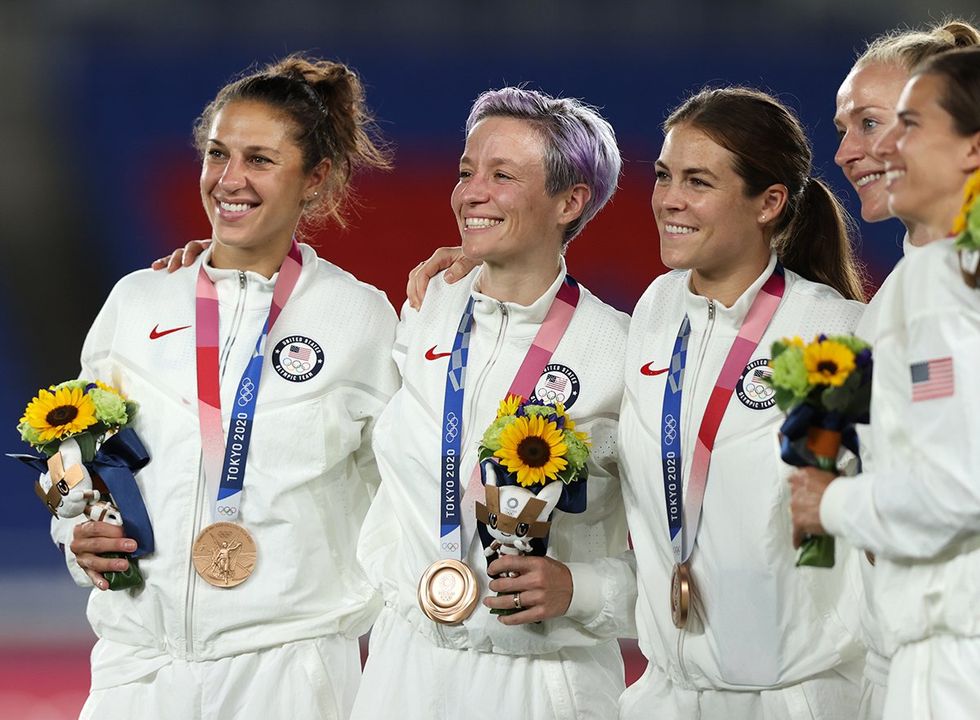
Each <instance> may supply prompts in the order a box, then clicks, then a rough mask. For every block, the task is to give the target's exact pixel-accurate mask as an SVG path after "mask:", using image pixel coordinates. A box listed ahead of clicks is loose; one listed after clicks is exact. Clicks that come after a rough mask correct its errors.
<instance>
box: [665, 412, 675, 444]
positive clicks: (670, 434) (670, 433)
mask: <svg viewBox="0 0 980 720" xmlns="http://www.w3.org/2000/svg"><path fill="white" fill-rule="evenodd" d="M676 437H677V419H676V418H675V417H674V416H673V415H667V417H665V418H664V442H666V443H667V444H668V445H669V444H671V443H672V442H674V438H676Z"/></svg>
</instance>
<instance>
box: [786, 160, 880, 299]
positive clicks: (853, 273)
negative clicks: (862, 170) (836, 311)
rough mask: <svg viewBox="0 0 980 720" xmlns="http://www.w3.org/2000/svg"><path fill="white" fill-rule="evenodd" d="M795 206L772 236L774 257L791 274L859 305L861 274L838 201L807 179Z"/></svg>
mask: <svg viewBox="0 0 980 720" xmlns="http://www.w3.org/2000/svg"><path fill="white" fill-rule="evenodd" d="M796 205H797V207H796V208H795V212H788V213H785V214H784V216H783V217H784V218H787V219H788V221H787V222H786V223H785V227H784V228H783V229H782V230H781V231H779V232H777V233H776V234H775V235H774V236H773V239H772V244H773V249H774V250H775V251H776V255H777V256H779V258H780V260H782V262H783V265H785V266H786V267H788V268H789V269H790V270H792V271H793V272H796V273H799V274H800V275H802V276H803V277H805V278H807V279H808V280H813V281H815V282H819V283H823V284H824V285H830V287H832V288H834V289H835V290H837V292H839V293H840V294H841V295H843V296H844V297H846V298H849V299H851V300H860V301H862V302H863V301H864V300H865V296H864V289H863V273H862V271H861V267H860V265H858V263H857V262H856V261H855V259H854V251H853V249H852V247H851V242H850V237H851V235H852V231H853V229H854V223H853V221H852V219H851V216H850V215H848V214H847V211H846V210H845V209H844V207H843V205H841V203H840V200H838V199H837V197H836V196H835V195H834V193H833V192H832V191H831V190H830V188H829V187H827V185H825V184H824V182H823V181H822V180H818V179H817V178H810V179H809V180H808V181H807V182H806V184H805V185H804V186H803V192H802V194H801V196H800V197H799V199H798V200H797V203H796Z"/></svg>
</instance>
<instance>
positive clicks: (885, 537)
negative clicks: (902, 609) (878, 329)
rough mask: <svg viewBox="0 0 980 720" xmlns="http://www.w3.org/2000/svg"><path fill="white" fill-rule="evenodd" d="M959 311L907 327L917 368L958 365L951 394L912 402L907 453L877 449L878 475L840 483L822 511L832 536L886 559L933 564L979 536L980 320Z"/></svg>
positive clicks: (977, 315)
mask: <svg viewBox="0 0 980 720" xmlns="http://www.w3.org/2000/svg"><path fill="white" fill-rule="evenodd" d="M959 305H960V306H959V307H957V306H956V305H953V304H952V303H950V304H949V305H948V307H947V309H946V311H944V312H933V313H929V314H925V315H921V316H917V317H915V318H914V319H913V320H911V321H910V322H909V323H908V327H907V331H908V343H909V362H910V363H911V364H913V365H914V364H917V363H925V362H928V361H930V360H939V359H943V358H951V359H952V367H953V378H952V392H951V394H949V395H948V396H946V397H936V398H933V399H924V400H920V401H917V402H916V401H912V402H909V403H908V404H907V405H906V406H905V407H904V418H903V422H904V424H905V426H906V427H907V428H908V429H909V431H908V433H907V436H906V437H907V443H908V447H907V448H904V449H896V450H895V451H894V452H883V449H882V448H876V449H875V450H876V455H877V458H876V462H875V468H874V471H873V472H870V473H865V474H862V475H858V476H856V477H852V478H840V479H838V480H835V481H834V482H833V483H831V485H830V486H829V487H828V488H827V491H826V492H825V494H824V497H823V500H822V502H821V505H820V518H821V522H822V524H823V526H824V527H825V528H826V529H827V530H828V531H829V532H831V533H833V534H835V535H841V536H843V537H845V538H847V539H848V540H849V541H850V542H851V543H853V544H855V545H857V546H858V547H861V548H866V549H868V550H871V551H873V552H875V553H876V554H878V555H880V556H882V557H887V558H894V559H899V558H907V559H927V558H933V557H935V556H936V555H938V554H940V553H943V552H944V551H947V550H948V549H950V548H951V547H952V546H954V545H955V544H956V543H958V542H959V541H960V540H962V539H963V538H964V537H966V536H969V535H972V534H975V533H977V532H978V531H980V482H977V468H980V442H977V441H976V440H975V438H977V437H978V434H980V415H978V412H977V411H978V409H980V384H978V383H977V382H976V380H975V378H974V375H975V374H976V372H977V368H978V367H980V312H977V311H976V304H974V309H973V310H970V309H969V308H966V307H962V302H960V303H959ZM908 372H910V370H909V371H908Z"/></svg>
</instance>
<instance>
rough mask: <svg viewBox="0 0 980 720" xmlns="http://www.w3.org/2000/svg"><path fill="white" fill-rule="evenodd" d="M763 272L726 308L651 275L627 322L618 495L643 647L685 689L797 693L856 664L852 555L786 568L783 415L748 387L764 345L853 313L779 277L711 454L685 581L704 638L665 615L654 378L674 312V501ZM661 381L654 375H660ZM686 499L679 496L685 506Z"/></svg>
mask: <svg viewBox="0 0 980 720" xmlns="http://www.w3.org/2000/svg"><path fill="white" fill-rule="evenodd" d="M775 262H776V259H775V256H773V257H772V258H771V259H770V262H769V266H768V267H767V268H766V270H765V272H764V273H763V274H762V275H761V276H760V277H759V278H758V279H757V280H756V281H755V282H754V283H753V284H752V285H751V286H750V287H749V288H748V290H746V291H745V293H743V295H742V296H741V297H740V298H739V299H738V300H737V301H736V302H735V303H734V304H733V305H732V306H731V307H728V308H726V307H724V306H723V305H721V304H720V303H716V302H713V301H710V300H707V299H705V298H704V297H701V296H698V295H694V294H693V293H692V292H691V291H690V289H689V288H690V273H689V272H681V271H674V272H671V273H668V274H666V275H663V276H661V277H659V278H657V279H656V280H655V281H654V282H653V283H652V284H651V285H650V287H649V288H648V289H647V291H646V292H645V293H644V294H643V297H641V298H640V301H639V303H638V304H637V307H636V310H635V312H634V314H633V322H632V331H631V332H630V338H629V345H628V348H627V352H626V394H625V397H624V400H623V411H622V416H621V419H620V426H619V427H620V435H619V437H620V449H621V452H622V457H623V473H624V478H625V479H624V483H623V485H624V490H623V492H624V495H625V498H626V506H627V512H628V520H629V527H630V532H631V535H632V538H633V545H634V548H635V551H636V556H637V557H636V563H637V585H638V587H639V600H638V602H637V610H636V614H637V632H638V635H639V639H640V648H641V650H642V651H643V654H644V655H645V656H646V657H647V658H648V659H649V660H650V662H652V663H654V664H655V665H657V666H659V667H660V669H661V670H663V671H664V672H665V673H666V674H667V676H668V677H669V678H670V679H671V681H672V682H673V683H675V684H676V685H678V686H680V687H682V688H687V689H732V690H758V689H766V688H773V687H781V686H785V685H790V684H794V683H797V682H799V681H802V680H805V679H806V678H808V677H811V676H813V675H816V674H817V673H820V672H823V671H826V670H828V669H831V668H834V667H836V666H838V665H839V664H841V663H843V662H848V661H851V660H854V659H855V658H859V657H860V656H861V652H862V651H861V646H860V644H859V643H858V642H857V640H856V639H855V638H856V635H857V633H858V627H857V626H858V611H859V608H860V603H861V596H860V578H859V575H858V571H857V565H856V561H857V553H855V552H854V550H853V549H851V548H848V547H847V546H844V545H843V544H841V546H839V547H838V549H837V564H836V566H835V567H834V568H833V569H830V570H827V569H823V568H797V567H795V559H796V553H795V551H794V549H793V546H792V529H791V525H790V517H789V487H788V484H787V482H786V476H787V474H788V473H789V471H790V470H791V468H790V467H789V466H787V465H785V464H784V463H783V462H782V461H781V460H780V457H779V447H778V443H777V429H778V428H779V426H780V424H781V423H782V422H783V419H784V415H783V413H782V412H780V410H779V408H777V407H776V406H775V402H774V398H773V392H772V391H771V390H769V389H767V388H766V387H765V386H764V385H763V384H762V383H761V382H758V380H757V378H756V377H755V370H756V369H758V368H763V369H764V368H765V367H766V365H767V361H768V359H769V358H770V357H771V354H770V348H771V346H772V343H773V341H775V340H778V339H780V338H783V337H786V336H794V335H799V336H801V337H803V338H807V339H810V338H812V337H813V336H815V335H817V334H818V333H821V332H823V333H828V334H833V333H848V332H851V331H852V329H853V327H854V325H855V323H856V322H857V320H858V318H859V317H860V315H861V311H862V309H863V306H862V305H861V304H860V303H857V302H853V301H848V300H844V299H843V298H842V297H841V296H840V295H838V294H837V293H836V292H835V291H834V290H832V289H831V288H828V287H826V286H824V285H819V284H816V283H812V282H809V281H807V280H804V279H803V278H801V277H799V276H798V275H796V274H795V273H793V272H790V271H788V270H787V271H786V290H785V294H784V296H783V299H782V301H781V302H780V305H779V307H778V309H777V311H776V314H775V316H774V317H773V319H772V321H771V322H770V324H769V327H768V329H767V330H766V332H765V335H764V336H763V338H762V341H761V342H760V343H759V345H758V347H757V348H756V350H755V352H754V353H753V354H752V360H751V361H750V363H749V364H748V366H747V367H746V372H745V374H744V375H743V378H742V379H741V380H740V381H739V382H738V383H737V384H736V388H735V392H734V393H733V394H732V397H731V400H730V401H729V403H728V406H727V409H726V412H725V416H724V419H723V420H722V423H721V426H720V428H719V430H718V435H717V438H716V440H715V444H714V452H713V453H712V455H711V465H710V469H709V472H708V481H707V489H706V492H705V496H704V505H703V509H702V518H701V526H700V531H699V533H698V536H697V544H696V546H695V548H694V551H693V554H692V555H691V559H690V564H691V574H692V576H693V581H694V585H695V587H696V589H697V592H698V593H699V594H700V597H701V600H702V602H701V607H703V609H704V612H705V613H706V620H705V623H704V625H705V627H704V630H703V631H691V630H677V629H676V628H675V627H674V625H673V623H672V621H671V614H670V603H669V598H670V595H669V592H670V580H671V573H672V570H673V567H674V557H673V554H672V551H671V545H670V539H669V537H670V536H669V533H668V525H667V516H666V507H665V502H664V485H663V475H662V470H661V452H660V426H661V413H662V407H663V395H664V385H665V383H666V381H667V377H668V375H669V373H668V372H663V371H662V370H663V369H664V368H667V367H668V366H669V365H670V362H671V355H672V353H673V347H674V340H675V338H676V337H677V331H678V328H679V326H680V324H681V320H682V319H683V317H684V315H685V314H687V316H688V317H689V318H690V322H691V334H690V338H689V343H688V348H687V366H686V370H685V373H684V385H683V388H684V390H683V396H682V405H681V421H680V423H679V426H680V433H681V448H682V450H683V464H682V472H683V478H684V489H685V496H686V491H687V481H688V479H689V477H690V464H691V458H692V457H693V449H694V445H695V438H696V436H697V433H698V429H699V427H700V423H701V418H702V416H703V414H704V410H705V406H706V405H707V401H708V397H709V395H710V394H711V391H712V389H713V387H714V384H715V380H716V379H717V377H718V373H719V371H720V370H721V367H722V365H723V363H724V361H725V359H726V357H727V356H728V351H729V348H730V347H731V344H732V341H733V340H734V339H735V337H736V336H737V335H738V331H739V328H740V327H741V324H742V321H743V319H744V318H745V315H746V313H747V312H748V309H749V307H750V306H751V304H752V302H753V300H755V297H756V295H757V294H758V292H759V290H760V289H761V287H762V285H763V284H764V283H765V281H766V280H767V279H768V278H769V276H770V275H771V274H772V272H773V269H774V267H775ZM658 371H661V372H658ZM685 499H686V497H685Z"/></svg>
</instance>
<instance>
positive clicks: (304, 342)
mask: <svg viewBox="0 0 980 720" xmlns="http://www.w3.org/2000/svg"><path fill="white" fill-rule="evenodd" d="M323 360H324V355H323V348H321V347H320V345H319V344H318V343H317V342H316V341H315V340H311V339H310V338H308V337H303V336H302V335H290V336H289V337H286V338H283V339H282V340H280V341H279V344H278V345H276V348H275V350H273V351H272V367H274V368H275V369H276V372H277V373H279V375H280V377H282V378H285V379H286V380H289V381H290V382H304V381H305V380H309V379H310V378H311V377H313V376H314V375H316V374H317V373H318V372H320V370H322V369H323Z"/></svg>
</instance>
